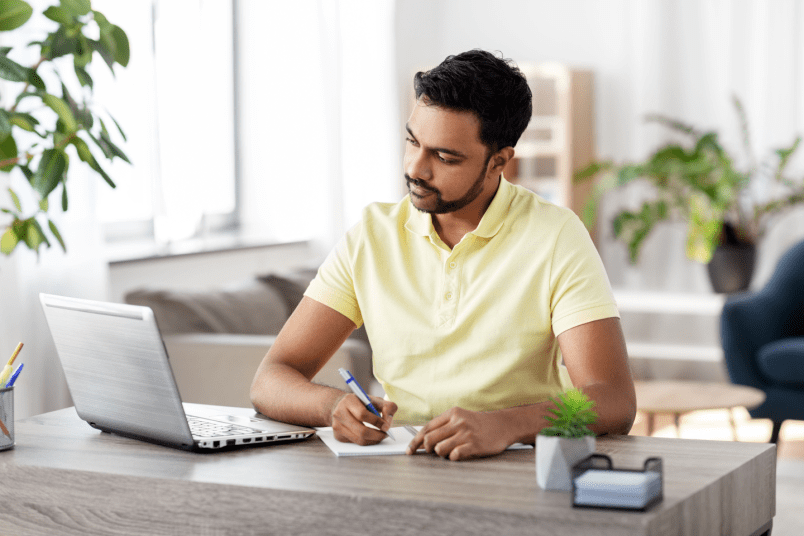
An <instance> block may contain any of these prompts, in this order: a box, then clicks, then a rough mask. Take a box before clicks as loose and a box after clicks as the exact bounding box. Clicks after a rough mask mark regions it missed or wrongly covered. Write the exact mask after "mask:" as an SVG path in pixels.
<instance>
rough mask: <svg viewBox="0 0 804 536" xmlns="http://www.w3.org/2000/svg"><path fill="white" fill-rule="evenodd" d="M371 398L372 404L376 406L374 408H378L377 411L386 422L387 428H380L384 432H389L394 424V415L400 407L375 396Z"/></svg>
mask: <svg viewBox="0 0 804 536" xmlns="http://www.w3.org/2000/svg"><path fill="white" fill-rule="evenodd" d="M370 398H371V403H372V404H374V407H375V408H377V411H379V412H380V414H381V415H382V420H383V421H385V427H382V426H381V427H379V428H380V429H382V430H389V429H390V428H391V426H392V424H393V422H394V414H395V413H396V411H397V410H398V409H399V407H398V406H397V405H396V404H395V403H394V402H391V401H390V400H385V399H383V398H377V397H374V396H372V397H370ZM375 416H376V415H375Z"/></svg>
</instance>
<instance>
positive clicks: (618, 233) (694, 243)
mask: <svg viewBox="0 0 804 536" xmlns="http://www.w3.org/2000/svg"><path fill="white" fill-rule="evenodd" d="M733 103H734V107H735V109H736V111H737V116H738V118H739V122H740V128H741V130H742V141H743V147H744V150H745V157H746V161H747V165H746V167H745V168H744V169H743V168H739V167H738V166H737V164H735V161H734V159H733V158H732V156H731V155H729V153H728V152H726V150H725V149H724V148H723V147H722V145H721V144H720V142H719V141H718V135H717V133H716V132H705V131H701V130H698V129H697V128H695V127H693V126H691V125H687V124H684V123H682V122H680V121H676V120H673V119H669V118H667V117H664V116H661V115H649V116H648V117H647V118H646V120H648V121H653V122H658V123H660V124H662V125H664V126H666V127H669V128H670V129H672V130H673V131H676V132H679V133H681V135H682V136H683V137H684V138H686V142H684V143H668V144H666V145H663V146H661V147H659V148H658V149H656V151H654V152H653V153H652V154H651V155H649V156H648V158H647V159H646V160H645V161H643V162H636V163H627V164H615V163H613V162H611V161H599V162H592V163H591V164H590V165H589V166H587V167H586V168H584V169H582V170H580V171H579V172H578V173H576V175H575V179H576V180H588V179H589V178H591V177H594V176H596V175H598V174H599V173H602V174H603V175H602V180H601V181H600V182H599V183H598V185H597V186H596V188H595V190H594V192H593V194H592V196H591V198H590V200H589V201H588V202H587V205H586V207H585V208H584V213H583V215H582V217H583V220H584V222H585V223H586V225H587V226H588V227H589V228H591V227H592V226H593V225H594V223H595V221H596V219H597V208H598V203H599V201H600V198H601V196H602V195H603V194H604V193H605V192H608V191H610V190H613V189H616V188H620V187H623V186H625V185H627V184H629V183H631V182H634V181H637V180H641V181H646V182H648V183H649V184H650V185H651V186H652V191H653V194H652V198H650V199H648V200H645V201H644V202H643V203H642V204H641V206H640V207H639V208H637V209H634V210H621V211H620V212H618V213H617V214H616V215H615V216H614V218H613V220H612V225H613V230H614V236H615V237H616V238H617V239H619V240H622V241H623V242H625V243H626V244H627V245H628V253H629V259H630V261H631V263H632V264H633V263H636V262H637V259H638V257H639V252H640V249H641V247H642V245H643V243H644V240H645V238H647V237H648V235H649V234H650V232H651V231H652V230H653V228H654V227H655V225H656V224H657V223H659V222H661V221H663V220H669V219H673V218H675V219H682V220H684V221H686V222H687V244H686V254H687V257H689V258H690V259H692V260H695V261H698V262H701V263H707V264H708V269H709V276H710V280H711V282H712V286H713V288H714V290H715V291H716V292H736V291H739V290H745V289H746V288H748V285H749V283H750V281H751V275H752V273H753V269H754V258H755V250H756V246H757V244H758V242H759V241H760V239H761V238H762V236H763V235H764V233H765V231H766V230H767V227H768V225H769V223H770V222H771V221H772V218H773V216H775V215H778V214H780V213H781V212H782V211H784V210H787V209H789V208H790V207H792V206H794V205H796V204H797V203H801V202H804V180H802V179H801V178H798V179H796V180H793V179H790V178H789V177H787V176H785V170H786V167H787V165H788V164H789V162H790V159H791V157H792V156H793V154H794V153H795V152H796V149H797V148H798V146H799V143H800V141H801V137H797V138H796V139H795V140H794V141H793V143H792V144H791V145H790V146H789V147H786V148H781V149H777V150H776V151H774V154H773V156H772V158H771V159H769V160H767V161H764V162H762V163H759V162H757V160H756V159H755V158H754V156H753V151H752V148H751V140H750V134H749V130H748V123H747V120H746V116H745V111H744V109H743V106H742V104H741V103H740V101H739V99H738V98H737V97H734V98H733ZM763 176H764V178H766V179H767V184H768V185H769V188H773V190H774V191H772V192H767V193H762V192H760V191H759V189H758V188H756V186H757V185H756V183H755V180H756V179H760V178H762V177H763Z"/></svg>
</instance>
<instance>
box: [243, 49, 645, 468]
mask: <svg viewBox="0 0 804 536" xmlns="http://www.w3.org/2000/svg"><path fill="white" fill-rule="evenodd" d="M414 86H415V89H416V99H417V101H416V106H415V108H414V110H413V112H412V114H411V116H410V118H409V120H408V123H407V125H406V129H407V146H406V150H405V158H404V170H405V178H406V180H407V184H408V189H409V192H410V194H409V196H406V197H405V198H404V199H403V200H402V201H401V202H399V203H396V204H391V203H375V204H372V205H369V206H368V207H367V208H366V210H365V211H364V213H363V219H362V221H361V222H360V223H359V224H358V225H356V226H355V227H354V228H352V229H351V230H350V231H349V232H348V233H347V235H346V236H345V237H344V239H343V240H342V241H341V242H340V244H339V245H338V246H337V247H336V248H335V250H334V251H333V252H332V253H331V254H330V256H329V257H328V258H327V260H326V261H325V262H324V264H323V265H322V267H321V269H320V270H319V272H318V275H317V276H316V278H315V279H314V280H313V282H312V283H311V284H310V286H309V288H308V289H307V291H306V293H305V297H304V299H303V300H302V301H301V303H300V304H299V306H298V307H297V309H296V311H294V313H293V314H292V315H291V317H290V318H289V319H288V321H287V324H286V325H285V327H284V328H283V329H282V331H281V332H280V334H279V336H278V337H277V340H276V343H275V344H274V346H273V347H272V348H271V350H270V351H269V352H268V354H267V355H266V357H265V359H264V360H263V362H262V363H261V365H260V367H259V369H258V371H257V374H256V376H255V378H254V382H253V384H252V388H251V398H252V402H253V403H254V407H255V408H256V409H257V410H258V411H260V412H262V413H264V414H265V415H267V416H269V417H272V418H275V419H278V420H282V421H287V422H293V423H298V424H305V425H311V426H332V427H333V429H334V433H335V437H336V438H338V439H339V440H341V441H350V442H354V443H358V444H361V445H366V444H374V443H378V442H379V441H381V440H382V439H383V438H384V437H385V435H384V434H383V432H381V431H379V430H377V428H379V429H380V430H388V429H389V428H390V426H391V424H392V422H393V421H394V420H395V421H396V422H397V423H401V424H407V423H414V424H423V425H424V427H423V428H422V429H421V431H420V432H419V433H418V434H417V435H416V437H415V438H414V439H413V441H412V442H411V444H410V446H409V448H408V453H409V454H410V453H415V452H416V450H417V449H418V448H424V449H425V450H426V451H427V452H433V453H436V454H438V455H439V456H442V457H445V458H449V459H450V460H459V459H465V458H473V457H479V456H489V455H493V454H496V453H499V452H502V451H503V450H504V449H505V448H506V447H507V446H509V445H511V444H512V443H515V442H528V443H533V442H534V439H535V436H536V434H537V433H538V432H539V430H541V429H542V428H544V427H545V426H547V425H548V422H547V421H546V420H545V416H550V415H551V414H550V413H549V412H548V408H549V407H551V406H552V402H551V401H550V398H551V397H554V396H556V395H557V394H559V393H561V392H563V391H565V390H566V389H569V388H571V387H572V386H573V385H574V386H575V387H577V388H579V389H581V390H583V391H584V392H585V393H586V394H587V395H589V396H590V397H591V398H592V399H593V400H594V401H595V403H596V410H597V412H598V421H597V423H596V424H595V425H594V426H593V430H594V431H595V432H596V433H599V434H604V433H627V432H628V430H629V429H630V427H631V425H632V424H633V420H634V415H635V411H636V410H635V395H634V386H633V382H632V380H631V376H630V373H629V370H628V365H627V355H626V350H625V343H624V340H623V335H622V330H621V327H620V323H619V315H618V312H617V309H616V306H615V303H614V300H613V297H612V294H611V289H610V286H609V283H608V279H607V277H606V274H605V271H604V269H603V266H602V263H601V261H600V257H599V256H598V255H597V252H596V250H595V248H594V245H593V244H592V242H591V240H590V238H589V235H588V233H587V231H586V229H584V227H583V225H582V224H581V223H580V220H579V219H578V218H577V217H576V216H575V215H574V214H573V213H572V212H571V211H570V210H568V209H565V208H561V207H557V206H555V205H552V204H550V203H547V202H546V201H544V200H543V199H541V198H540V197H538V196H536V195H535V194H533V193H532V192H529V191H527V190H525V189H524V188H521V187H518V186H514V185H512V184H510V183H509V182H507V181H506V180H505V179H504V178H502V170H503V168H504V167H505V165H506V164H507V163H508V162H509V161H510V160H511V158H512V157H513V156H514V146H515V145H516V143H517V140H518V139H519V137H520V136H521V134H522V132H523V131H524V130H525V128H526V126H527V124H528V121H529V120H530V117H531V92H530V89H529V88H528V85H527V82H526V81H525V79H524V77H523V76H522V74H521V72H520V71H519V70H518V69H517V68H516V67H515V66H512V65H511V64H510V63H509V62H508V61H506V60H503V59H501V58H498V57H496V56H494V55H493V54H490V53H488V52H484V51H479V50H473V51H469V52H465V53H463V54H459V55H457V56H450V57H448V58H447V59H446V60H444V62H443V63H441V64H440V65H439V66H438V67H436V68H434V69H432V70H430V71H428V72H425V73H418V74H417V75H416V77H415V82H414ZM362 323H365V326H366V330H367V333H368V336H369V340H370V341H371V345H372V351H373V359H374V363H373V365H374V374H375V376H376V378H377V379H378V380H379V382H380V383H381V385H382V386H383V388H384V389H385V393H386V400H382V399H379V398H373V403H374V405H375V406H376V407H377V409H378V410H379V411H380V413H381V414H382V418H380V417H377V416H375V415H373V414H372V413H371V412H370V411H368V410H367V409H366V408H365V406H363V404H362V403H361V402H360V400H359V399H358V398H357V397H356V396H355V395H353V394H347V393H345V392H344V391H341V390H338V389H335V388H333V387H327V386H322V385H316V384H313V383H311V381H310V379H311V378H312V377H313V376H314V375H315V374H316V373H317V372H318V371H319V370H320V369H321V367H323V366H324V364H325V363H326V361H327V360H328V359H329V358H330V357H331V356H332V355H333V353H334V352H335V351H336V350H337V349H338V348H339V347H340V345H341V344H342V343H343V342H344V340H345V339H346V338H347V337H348V336H349V334H350V333H351V332H352V331H353V330H354V329H355V328H356V327H358V326H360V325H361V324H362ZM562 358H563V362H564V365H563V366H562V365H561V360H562ZM364 423H368V424H370V425H372V426H373V427H376V428H373V427H371V426H366V424H364Z"/></svg>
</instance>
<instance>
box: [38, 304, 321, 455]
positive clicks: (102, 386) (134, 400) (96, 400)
mask: <svg viewBox="0 0 804 536" xmlns="http://www.w3.org/2000/svg"><path fill="white" fill-rule="evenodd" d="M39 298H40V301H41V303H42V308H43V310H44V312H45V318H46V319H47V323H48V327H49V329H50V333H51V335H52V337H53V342H54V343H55V345H56V351H57V353H58V355H59V359H60V360H61V363H62V367H63V368H64V375H65V377H66V379H67V386H68V388H69V390H70V395H71V396H72V399H73V403H74V405H75V409H76V412H77V413H78V416H79V417H80V418H81V419H83V420H85V421H86V422H88V423H89V424H90V425H92V426H94V427H95V428H99V429H101V430H106V431H110V432H115V433H118V434H121V435H127V436H131V437H136V438H140V439H145V440H148V441H152V442H155V443H159V444H164V445H169V446H173V447H178V448H185V449H190V448H194V447H196V441H195V440H194V439H193V435H192V433H191V432H190V426H189V424H188V422H187V416H186V414H185V411H184V408H183V406H182V401H181V396H180V394H179V390H178V387H177V386H176V382H175V380H174V377H173V372H172V370H171V368H170V364H169V361H168V356H167V352H166V350H165V346H164V343H163V342H162V337H161V336H160V333H159V329H158V327H157V325H156V320H155V318H154V314H153V311H151V309H150V308H148V307H142V306H136V305H128V304H118V303H107V302H98V301H92V300H83V299H78V298H68V297H64V296H54V295H48V294H40V296H39ZM194 406H198V405H194ZM202 413H203V412H202ZM206 413H208V414H209V415H211V416H212V418H213V419H216V420H221V421H225V420H226V418H225V416H224V415H223V414H222V412H221V411H220V410H219V409H218V410H217V411H208V412H206ZM215 415H217V418H216V417H215ZM270 422H271V423H273V425H276V424H279V423H277V422H276V421H270ZM281 424H282V425H283V426H284V427H285V428H287V429H288V430H292V431H294V432H300V431H304V432H309V434H312V433H313V432H314V430H312V429H306V428H302V427H296V426H293V425H288V424H284V423H281ZM257 428H260V427H259V426H258V427H257ZM258 433H259V430H255V434H258ZM309 434H308V435H309ZM295 437H299V436H295ZM277 439H279V438H277ZM285 439H287V437H285ZM225 444H226V442H224V445H225Z"/></svg>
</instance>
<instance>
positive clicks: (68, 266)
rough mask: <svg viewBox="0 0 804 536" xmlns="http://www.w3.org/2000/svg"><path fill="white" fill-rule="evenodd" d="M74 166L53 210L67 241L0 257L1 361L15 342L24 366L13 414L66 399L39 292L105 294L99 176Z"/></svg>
mask: <svg viewBox="0 0 804 536" xmlns="http://www.w3.org/2000/svg"><path fill="white" fill-rule="evenodd" d="M78 167H79V166H77V165H76V166H75V168H76V169H75V170H73V169H71V174H70V199H71V202H70V203H71V206H70V210H69V212H67V213H66V214H58V210H55V211H53V214H52V215H51V217H52V219H53V220H54V221H56V222H57V225H58V226H59V229H60V230H61V233H62V236H63V237H64V240H65V242H66V245H67V253H66V254H65V253H62V251H61V249H60V248H59V246H58V245H57V244H55V243H54V244H53V245H54V247H53V248H51V249H49V250H47V249H43V250H41V253H40V256H39V258H38V259H37V256H36V254H35V253H33V252H32V251H30V250H28V249H27V248H25V247H23V246H17V250H16V251H15V252H14V253H13V255H12V256H10V257H6V256H2V257H0V360H2V361H3V362H5V360H7V359H8V357H9V356H11V353H12V351H13V350H14V347H15V346H16V345H17V343H18V342H22V343H24V347H23V350H22V352H20V355H19V357H18V358H17V361H16V363H24V364H25V368H24V369H23V372H22V373H21V374H20V377H19V380H18V381H17V383H16V384H15V385H14V399H15V402H14V404H15V408H14V409H15V415H16V418H17V419H20V418H24V417H28V416H31V415H36V414H39V413H43V412H46V411H52V410H55V409H59V408H63V407H66V406H69V405H70V404H71V400H70V395H69V392H68V390H67V386H66V384H65V382H64V375H63V373H62V368H61V364H60V362H59V360H58V357H57V355H56V349H55V346H54V345H53V340H52V339H51V337H50V332H49V331H48V329H47V325H46V321H45V316H44V313H43V312H42V308H41V306H40V304H39V293H40V292H44V293H50V294H62V295H66V296H80V297H82V298H86V299H96V300H103V299H105V298H106V286H107V275H108V269H107V264H106V262H105V259H104V258H103V256H102V236H101V233H100V226H99V225H98V224H97V217H96V212H95V195H96V187H97V186H101V187H106V186H105V184H103V185H98V184H97V182H98V180H100V179H99V178H98V177H96V176H94V175H92V176H89V174H88V173H82V172H81V171H80V170H78ZM24 180H25V179H24V178H22V177H18V176H14V177H11V181H9V177H8V176H7V175H3V176H2V179H0V184H2V186H4V188H3V192H4V193H5V192H6V188H5V186H6V184H8V183H10V184H12V185H16V187H15V191H18V192H19V191H22V190H23V188H24V185H22V184H20V183H21V181H24Z"/></svg>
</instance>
